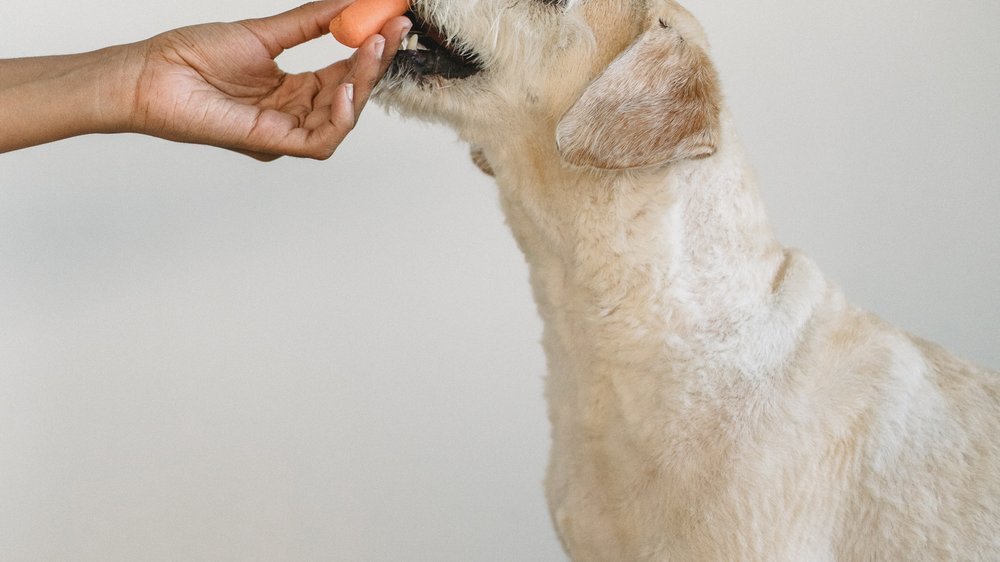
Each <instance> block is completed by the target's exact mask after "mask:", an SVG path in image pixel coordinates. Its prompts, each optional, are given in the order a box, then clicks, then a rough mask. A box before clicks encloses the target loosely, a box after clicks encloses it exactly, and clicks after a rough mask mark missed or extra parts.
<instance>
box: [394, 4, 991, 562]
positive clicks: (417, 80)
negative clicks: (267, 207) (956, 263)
mask: <svg viewBox="0 0 1000 562" xmlns="http://www.w3.org/2000/svg"><path fill="white" fill-rule="evenodd" d="M413 10H414V14H413V16H414V18H415V20H416V23H417V25H416V27H415V38H412V39H411V40H410V41H409V42H408V47H409V50H406V51H404V52H401V53H400V54H399V56H398V57H397V59H396V61H395V64H394V67H393V70H392V74H391V75H390V77H389V79H387V80H386V81H384V82H383V84H382V89H381V93H380V96H381V100H382V102H383V103H385V104H387V105H389V106H390V107H393V108H396V109H397V110H398V111H400V112H401V113H403V114H405V115H411V116H416V117H418V118H422V119H426V120H431V121H437V122H443V123H446V124H448V125H450V126H452V127H454V128H455V129H456V130H457V131H458V134H459V135H460V136H461V137H462V138H463V139H465V140H467V141H468V142H469V143H470V144H471V145H472V146H473V147H474V157H475V159H476V161H477V163H479V165H480V167H481V168H483V169H484V171H487V172H488V173H491V174H494V175H495V177H496V181H497V183H498V185H499V186H500V194H501V200H502V204H503V208H504V211H505V212H506V215H507V217H508V221H509V223H510V227H511V229H512V231H513V233H514V236H515V237H516V238H517V241H518V243H519V244H520V247H521V248H522V249H523V251H524V253H525V254H526V256H527V259H528V262H529V263H530V266H531V282H532V285H533V287H534V291H535V298H536V300H537V303H538V308H539V310H540V312H541V315H542V317H543V319H544V321H545V335H544V345H545V349H546V352H547V354H548V359H549V368H550V374H549V377H548V379H547V394H548V399H549V404H550V418H551V421H552V425H553V433H552V436H553V445H552V457H551V462H550V466H549V471H548V476H547V479H546V492H547V496H548V500H549V505H550V507H551V513H552V518H553V521H554V523H555V525H556V527H557V529H558V533H559V536H560V537H561V539H562V541H563V545H564V546H565V549H566V551H567V552H568V554H569V555H570V557H572V558H573V559H574V560H593V561H601V562H609V561H638V560H683V561H688V560H690V561H712V560H718V561H727V562H731V561H743V560H766V561H778V560H790V561H822V560H861V561H867V560H893V561H913V560H987V559H991V560H998V559H1000V402H998V400H1000V380H998V378H997V376H996V375H995V374H991V373H988V372H985V371H983V370H981V369H978V368H976V367H974V366H972V365H970V364H968V363H965V362H963V361H961V360H959V359H956V358H954V357H952V356H951V355H949V354H948V353H947V352H946V351H944V350H942V349H940V348H938V347H936V346H934V345H933V344H930V343H928V342H925V341H921V340H918V339H916V338H914V337H911V336H909V335H907V334H905V333H903V332H901V331H899V330H897V329H895V328H893V327H892V326H889V325H887V324H886V323H884V322H883V321H881V320H880V319H879V318H877V317H875V316H873V315H872V314H869V313H866V312H864V311H862V310H859V309H857V308H855V307H853V306H851V305H850V304H848V303H847V302H846V301H845V300H844V297H843V296H842V295H841V293H840V292H839V291H838V289H837V288H836V287H834V286H833V285H831V284H830V283H829V282H828V281H826V280H825V279H824V277H823V275H822V274H821V272H820V271H819V270H818V269H817V267H816V266H815V265H814V263H813V262H812V261H810V260H809V259H808V258H807V257H805V256H803V255H802V254H800V253H797V252H794V251H790V250H787V249H785V248H783V247H782V246H781V245H780V244H779V243H778V241H777V240H775V237H774V234H773V233H772V230H771V228H770V227H769V225H768V222H767V219H766V217H765V213H764V209H763V208H762V205H761V200H760V197H759V195H758V192H757V188H756V186H755V185H754V180H753V176H752V174H751V173H750V171H749V166H748V164H747V162H746V159H745V157H744V154H743V151H742V149H741V147H740V144H739V141H738V139H737V136H736V133H735V131H734V127H733V122H732V119H731V118H730V116H729V113H728V112H727V110H726V108H725V105H724V103H723V100H722V99H721V96H720V93H719V85H718V78H717V76H716V72H715V69H714V68H713V66H712V62H711V60H710V59H709V56H708V48H707V43H706V39H705V36H704V33H703V31H702V29H701V28H700V26H699V24H698V23H697V22H696V21H695V19H694V18H693V17H692V16H691V15H690V14H689V13H688V12H686V11H685V10H684V9H683V8H682V7H681V6H679V5H678V4H677V3H676V2H673V1H672V0H415V1H414V4H413Z"/></svg>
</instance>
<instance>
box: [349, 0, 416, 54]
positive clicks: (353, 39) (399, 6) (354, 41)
mask: <svg viewBox="0 0 1000 562" xmlns="http://www.w3.org/2000/svg"><path fill="white" fill-rule="evenodd" d="M409 9H410V2H409V0H357V1H356V2H355V3H353V4H351V5H350V6H348V7H347V8H345V9H344V11H343V12H340V14H339V15H338V16H337V17H335V18H333V21H332V22H330V32H331V33H333V36H334V38H336V39H337V41H340V42H341V43H342V44H344V45H346V46H348V47H351V48H352V49H357V48H358V47H360V46H361V44H362V43H364V42H365V39H367V38H369V37H371V36H372V35H375V34H376V33H378V32H379V30H380V29H382V26H383V25H385V22H387V21H389V20H390V19H392V18H394V17H395V16H401V15H403V14H405V13H406V11H407V10H409Z"/></svg>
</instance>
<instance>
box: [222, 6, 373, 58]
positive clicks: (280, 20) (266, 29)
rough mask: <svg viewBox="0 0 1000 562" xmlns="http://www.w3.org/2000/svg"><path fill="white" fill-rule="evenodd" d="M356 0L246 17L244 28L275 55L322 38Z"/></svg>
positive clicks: (272, 55) (243, 22)
mask: <svg viewBox="0 0 1000 562" xmlns="http://www.w3.org/2000/svg"><path fill="white" fill-rule="evenodd" d="M353 3H354V0H319V1H317V2H309V3H308V4H303V5H301V6H299V7H298V8H294V9H291V10H288V11H287V12H283V13H280V14H278V15H276V16H271V17H267V18H258V19H252V20H244V21H242V22H240V23H241V24H243V26H244V27H246V28H247V29H249V30H250V31H252V32H253V33H254V35H256V36H257V37H258V38H259V39H260V40H261V42H262V43H263V44H264V46H265V47H267V50H268V52H269V53H270V55H271V57H272V58H274V57H276V56H278V55H280V54H281V53H282V51H284V50H285V49H291V48H292V47H295V46H296V45H300V44H302V43H305V42H306V41H309V40H312V39H315V38H317V37H320V36H322V35H324V34H326V33H327V32H329V30H330V22H331V21H333V18H335V17H337V14H339V13H340V12H342V11H344V8H346V7H348V6H350V5H351V4H353Z"/></svg>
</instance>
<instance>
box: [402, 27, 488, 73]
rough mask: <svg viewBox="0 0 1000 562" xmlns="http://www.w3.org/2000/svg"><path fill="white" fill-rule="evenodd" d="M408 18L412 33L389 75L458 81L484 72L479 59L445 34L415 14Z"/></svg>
mask: <svg viewBox="0 0 1000 562" xmlns="http://www.w3.org/2000/svg"><path fill="white" fill-rule="evenodd" d="M406 17H408V18H410V21H412V22H413V29H412V30H411V31H410V35H408V36H407V37H406V39H404V41H403V45H402V47H401V48H400V50H399V52H398V53H397V54H396V58H395V59H393V61H392V66H391V67H390V69H389V73H390V74H392V75H394V76H398V77H403V78H412V79H415V80H418V81H419V80H422V79H424V78H430V77H439V78H444V79H447V80H459V79H462V78H468V77H470V76H473V75H475V74H478V73H479V72H481V71H482V70H483V68H482V65H480V63H479V62H478V60H477V57H476V56H475V55H474V54H471V53H467V52H464V51H463V50H461V49H458V48H456V47H455V44H454V41H452V40H451V39H450V38H449V37H448V35H447V34H446V33H445V32H444V31H442V30H441V29H439V28H437V27H436V26H434V25H433V24H431V23H429V22H428V21H426V20H425V19H423V18H421V17H420V16H419V15H418V14H417V13H416V12H413V11H410V12H407V13H406Z"/></svg>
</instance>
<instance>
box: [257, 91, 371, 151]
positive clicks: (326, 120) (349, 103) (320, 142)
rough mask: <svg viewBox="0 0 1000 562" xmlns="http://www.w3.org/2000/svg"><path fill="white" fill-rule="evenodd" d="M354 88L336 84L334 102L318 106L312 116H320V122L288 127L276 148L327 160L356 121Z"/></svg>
mask: <svg viewBox="0 0 1000 562" xmlns="http://www.w3.org/2000/svg"><path fill="white" fill-rule="evenodd" d="M353 89H354V86H353V84H350V83H347V84H343V85H341V86H340V87H339V88H337V95H336V96H335V97H334V99H333V103H332V104H331V105H330V106H328V107H325V108H318V109H317V110H316V111H314V112H313V115H312V116H311V117H322V118H323V122H322V123H321V124H320V125H319V126H318V127H316V128H315V129H312V130H310V129H307V128H304V127H300V128H297V129H294V130H292V131H290V132H289V133H288V134H287V135H285V137H284V138H283V139H282V140H281V141H279V142H278V143H277V144H276V146H275V148H276V149H277V152H280V153H282V154H287V155H289V156H301V157H306V158H315V159H317V160H326V159H327V158H329V157H330V156H331V155H333V153H334V151H335V150H336V149H337V147H338V146H340V143H341V142H343V141H344V138H345V137H347V135H348V133H350V132H351V131H352V130H353V129H354V126H355V124H356V123H357V118H356V115H355V113H354V94H353Z"/></svg>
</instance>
